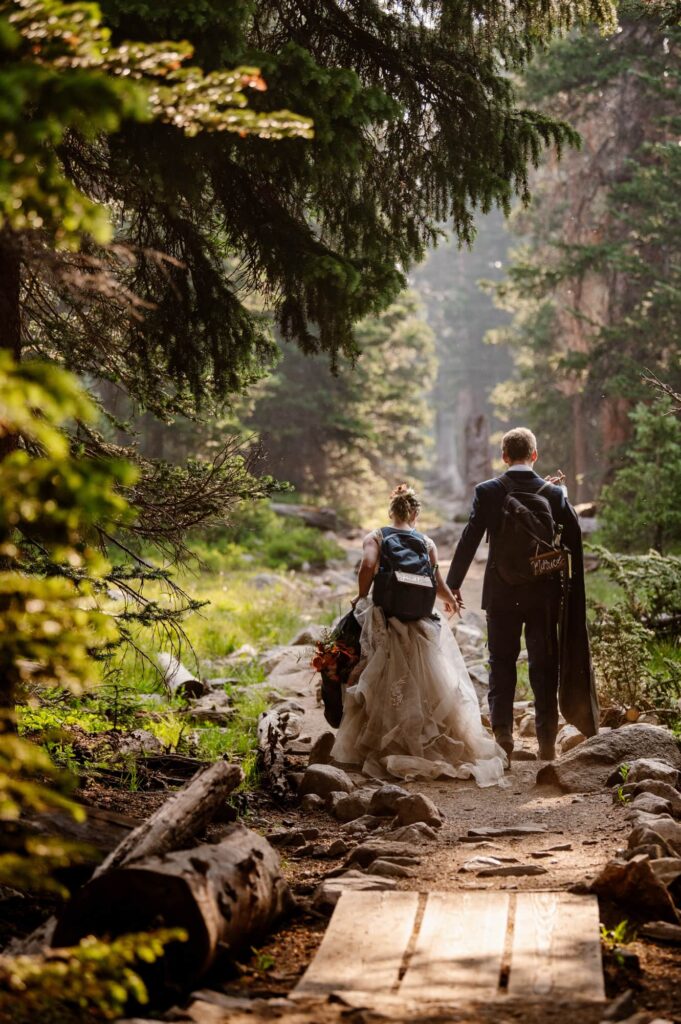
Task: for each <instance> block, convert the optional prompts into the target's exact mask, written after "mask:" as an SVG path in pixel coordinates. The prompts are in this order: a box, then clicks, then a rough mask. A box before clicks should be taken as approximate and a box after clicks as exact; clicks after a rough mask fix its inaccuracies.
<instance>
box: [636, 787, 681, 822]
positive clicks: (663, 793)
mask: <svg viewBox="0 0 681 1024" xmlns="http://www.w3.org/2000/svg"><path fill="white" fill-rule="evenodd" d="M622 791H623V793H625V794H626V795H627V796H631V797H636V796H638V795H639V794H640V793H652V794H653V796H659V797H662V799H663V800H667V801H668V802H669V803H670V805H671V814H672V815H673V816H674V817H675V818H681V793H679V791H678V789H674V787H673V786H670V785H669V783H668V782H660V780H659V779H644V780H643V782H632V783H629V784H628V785H625V786H623V787H622Z"/></svg>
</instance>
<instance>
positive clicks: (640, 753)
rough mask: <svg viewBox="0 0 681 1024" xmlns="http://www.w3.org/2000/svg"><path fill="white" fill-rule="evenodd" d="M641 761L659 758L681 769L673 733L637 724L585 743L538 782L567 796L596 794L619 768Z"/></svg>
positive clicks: (544, 771)
mask: <svg viewBox="0 0 681 1024" xmlns="http://www.w3.org/2000/svg"><path fill="white" fill-rule="evenodd" d="M640 758H660V759H661V760H664V761H668V762H669V764H670V765H672V766H673V767H675V768H677V769H678V768H681V748H679V744H678V743H677V741H676V739H675V738H674V736H673V735H672V733H671V732H669V731H668V730H667V729H661V728H660V727H659V726H656V725H641V724H638V723H637V724H635V725H626V726H623V727H622V728H620V729H613V730H612V732H608V733H605V735H603V734H602V733H600V734H599V735H598V736H592V737H591V738H590V739H587V740H585V742H584V743H580V744H579V746H577V747H575V748H574V749H573V750H571V751H569V753H567V754H565V755H564V756H563V757H561V758H560V760H558V761H552V762H551V763H550V764H547V765H545V766H544V767H543V768H541V769H540V770H539V772H538V773H537V782H538V783H539V784H540V785H549V786H558V787H559V788H560V789H562V790H563V791H564V792H566V793H594V792H596V791H597V790H599V789H601V788H602V787H603V786H604V785H606V784H607V781H608V778H609V777H610V775H611V774H612V772H613V770H614V769H616V767H617V766H618V765H620V764H622V762H627V763H632V762H633V761H635V760H638V759H640ZM632 781H633V780H632Z"/></svg>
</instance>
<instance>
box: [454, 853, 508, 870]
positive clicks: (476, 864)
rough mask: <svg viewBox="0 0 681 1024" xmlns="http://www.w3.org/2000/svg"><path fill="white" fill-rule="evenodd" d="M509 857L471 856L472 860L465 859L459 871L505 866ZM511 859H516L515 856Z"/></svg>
mask: <svg viewBox="0 0 681 1024" xmlns="http://www.w3.org/2000/svg"><path fill="white" fill-rule="evenodd" d="M508 859H509V858H506V857H505V858H499V857H480V856H479V857H471V859H470V860H467V861H464V863H463V864H462V865H461V867H460V868H459V871H466V872H468V871H484V870H486V869H487V868H501V867H503V866H504V860H508ZM510 859H511V860H515V857H512V858H510Z"/></svg>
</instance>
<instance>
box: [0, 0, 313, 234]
mask: <svg viewBox="0 0 681 1024" xmlns="http://www.w3.org/2000/svg"><path fill="white" fill-rule="evenodd" d="M0 17H2V22H1V25H2V31H1V32H0V90H1V91H2V95H3V106H2V109H1V110H0V127H1V129H2V130H1V132H0V135H1V137H2V143H1V144H0V227H2V226H5V227H7V228H10V229H11V230H12V231H14V232H23V231H31V230H38V229H39V230H41V231H43V232H47V234H48V235H49V236H50V237H51V238H52V239H53V241H54V244H56V245H57V246H65V247H71V248H80V245H81V242H82V238H83V235H84V234H85V233H87V234H89V235H91V236H92V237H93V238H95V239H96V240H97V241H99V242H106V241H109V239H110V238H111V235H112V230H111V225H110V216H109V212H108V210H107V208H106V206H105V205H103V204H102V203H101V202H98V201H97V200H96V199H94V198H92V197H90V196H88V195H86V194H85V192H84V190H83V188H79V187H78V186H77V185H76V184H75V183H74V182H73V180H72V178H71V177H70V175H69V174H68V173H66V171H65V168H64V164H63V160H62V156H61V153H60V147H61V146H63V145H64V144H65V142H66V140H67V137H68V136H70V135H73V136H75V137H76V138H78V139H79V140H80V141H81V142H88V143H93V142H95V140H97V138H98V137H99V136H100V135H101V134H105V135H112V134H114V133H115V132H117V131H118V130H120V128H121V126H122V124H123V123H124V122H125V121H127V120H133V121H148V120H150V119H152V118H157V119H159V120H162V121H166V122H167V123H169V124H172V125H173V126H175V127H176V128H178V129H180V130H181V131H182V132H184V133H186V134H187V135H188V136H193V135H196V134H197V132H198V131H200V130H203V129H212V130H215V129H217V130H226V131H230V132H237V133H238V134H240V135H247V134H251V133H256V134H258V135H263V136H265V137H272V136H274V137H278V138H281V137H283V136H287V135H292V134H304V135H310V125H309V122H308V121H306V120H305V119H304V118H296V117H294V115H292V114H289V113H288V112H287V111H284V112H279V113H276V114H270V115H263V114H257V113H256V112H255V111H253V110H244V109H243V108H244V107H245V106H246V97H245V95H244V89H245V88H247V87H249V86H251V87H255V88H261V87H262V86H263V85H264V83H262V80H261V78H260V76H259V72H258V70H257V69H255V68H237V69H236V70H229V71H226V70H225V71H219V72H213V73H211V74H208V75H204V74H203V73H202V72H201V71H200V70H199V69H198V68H195V67H184V66H183V65H184V62H185V61H186V60H187V59H188V58H189V57H190V56H191V54H192V47H191V46H190V45H189V44H188V43H186V42H184V43H177V44H171V43H155V44H149V43H131V42H125V43H123V44H122V45H120V46H116V45H115V44H113V43H112V40H111V32H110V29H108V28H107V27H106V26H104V25H103V24H102V21H101V14H100V11H99V8H98V6H97V5H96V4H94V3H83V2H76V3H63V2H61V0H18V2H15V3H2V4H0Z"/></svg>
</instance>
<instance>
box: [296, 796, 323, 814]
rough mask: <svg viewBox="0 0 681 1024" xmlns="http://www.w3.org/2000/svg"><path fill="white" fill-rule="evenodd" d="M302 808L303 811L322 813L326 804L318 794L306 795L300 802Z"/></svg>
mask: <svg viewBox="0 0 681 1024" xmlns="http://www.w3.org/2000/svg"><path fill="white" fill-rule="evenodd" d="M300 806H301V809H302V810H303V811H321V810H322V809H323V808H324V806H325V804H324V801H323V799H322V798H321V797H320V796H317V794H316V793H306V794H305V796H304V797H303V799H302V800H301V801H300Z"/></svg>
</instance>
